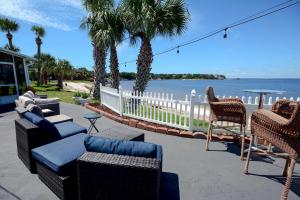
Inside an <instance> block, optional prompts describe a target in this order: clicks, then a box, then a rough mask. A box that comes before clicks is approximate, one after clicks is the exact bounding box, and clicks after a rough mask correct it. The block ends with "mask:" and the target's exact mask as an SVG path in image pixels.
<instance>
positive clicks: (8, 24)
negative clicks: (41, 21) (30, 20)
mask: <svg viewBox="0 0 300 200" xmlns="http://www.w3.org/2000/svg"><path fill="white" fill-rule="evenodd" d="M0 29H1V31H3V32H5V33H6V37H7V39H8V46H9V49H10V50H14V49H15V47H14V45H13V43H12V39H13V35H12V34H11V33H12V32H16V31H18V29H19V24H18V23H17V22H16V21H13V20H10V19H8V18H0Z"/></svg>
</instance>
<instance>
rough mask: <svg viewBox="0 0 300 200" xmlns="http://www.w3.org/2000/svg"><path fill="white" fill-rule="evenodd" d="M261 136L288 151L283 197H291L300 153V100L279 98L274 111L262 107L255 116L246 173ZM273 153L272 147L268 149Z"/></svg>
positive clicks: (252, 117) (252, 118)
mask: <svg viewBox="0 0 300 200" xmlns="http://www.w3.org/2000/svg"><path fill="white" fill-rule="evenodd" d="M255 136H257V137H260V138H263V139H265V140H266V141H267V142H269V143H271V144H272V145H273V146H275V147H277V148H279V149H281V150H282V151H283V152H285V153H287V154H288V155H287V156H286V165H285V168H284V171H283V176H287V179H286V183H285V186H284V190H283V192H282V194H281V200H287V199H288V192H289V189H290V187H291V183H292V175H293V171H294V167H295V164H296V162H297V159H299V155H300V102H296V101H288V100H279V101H277V102H275V103H274V104H273V107H272V111H269V110H264V109H260V110H258V111H257V112H254V113H253V114H252V116H251V138H250V145H249V151H248V156H247V161H246V162H245V168H244V173H246V174H247V173H248V168H249V161H250V158H251V151H252V148H251V147H252V143H253V140H254V137H255ZM266 153H268V154H273V155H277V154H275V153H273V152H272V151H270V149H268V151H266Z"/></svg>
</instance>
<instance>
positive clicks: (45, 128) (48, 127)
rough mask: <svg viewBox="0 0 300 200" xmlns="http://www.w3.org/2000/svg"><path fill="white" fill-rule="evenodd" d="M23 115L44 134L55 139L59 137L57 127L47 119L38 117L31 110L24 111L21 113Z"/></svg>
mask: <svg viewBox="0 0 300 200" xmlns="http://www.w3.org/2000/svg"><path fill="white" fill-rule="evenodd" d="M23 116H24V118H25V119H27V120H28V121H30V122H31V123H33V124H35V125H37V126H38V127H39V128H40V129H41V132H42V133H44V134H46V135H47V136H49V137H53V138H55V139H59V138H61V136H60V133H59V131H58V130H57V128H56V127H55V126H54V125H53V124H52V123H51V122H49V121H48V120H47V119H45V118H43V117H40V116H38V115H37V114H34V113H31V112H26V113H24V114H23Z"/></svg>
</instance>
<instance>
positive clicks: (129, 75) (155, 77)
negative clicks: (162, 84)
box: [120, 72, 226, 80]
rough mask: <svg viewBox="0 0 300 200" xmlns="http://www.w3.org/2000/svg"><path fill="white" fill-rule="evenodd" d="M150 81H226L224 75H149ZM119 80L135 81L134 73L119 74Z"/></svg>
mask: <svg viewBox="0 0 300 200" xmlns="http://www.w3.org/2000/svg"><path fill="white" fill-rule="evenodd" d="M150 77H151V79H152V80H159V79H164V80H168V79H219V80H223V79H226V77H225V76H224V75H220V74H153V73H151V74H150ZM120 78H121V79H123V80H124V79H125V80H134V79H136V73H134V72H121V73H120Z"/></svg>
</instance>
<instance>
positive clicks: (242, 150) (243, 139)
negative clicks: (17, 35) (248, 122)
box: [241, 125, 246, 160]
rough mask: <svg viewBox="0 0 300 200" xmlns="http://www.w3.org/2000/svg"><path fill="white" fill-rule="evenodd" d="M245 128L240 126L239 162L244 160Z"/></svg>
mask: <svg viewBox="0 0 300 200" xmlns="http://www.w3.org/2000/svg"><path fill="white" fill-rule="evenodd" d="M245 129H246V128H245V127H244V126H243V125H241V134H242V145H241V160H244V150H245Z"/></svg>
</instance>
